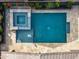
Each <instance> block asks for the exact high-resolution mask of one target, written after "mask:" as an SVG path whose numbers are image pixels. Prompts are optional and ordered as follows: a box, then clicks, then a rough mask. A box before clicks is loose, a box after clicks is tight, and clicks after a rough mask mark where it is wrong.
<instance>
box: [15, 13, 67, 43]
mask: <svg viewBox="0 0 79 59" xmlns="http://www.w3.org/2000/svg"><path fill="white" fill-rule="evenodd" d="M31 29H32V30H33V36H32V39H29V40H32V42H35V43H65V42H66V41H67V40H66V34H67V33H66V13H32V14H31ZM18 31H19V30H18ZM22 31H23V30H20V31H19V32H16V36H18V34H19V36H22V35H20V33H21V32H22ZM29 31H31V30H29ZM23 32H24V33H27V32H28V31H27V30H25V31H23ZM24 36H26V35H24ZM16 39H20V38H19V37H17V38H16ZM22 39H24V41H22V40H21V41H22V42H28V41H27V40H25V37H23V36H22ZM26 39H27V38H26ZM30 42H31V41H30Z"/></svg>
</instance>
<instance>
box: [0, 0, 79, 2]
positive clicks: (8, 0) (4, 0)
mask: <svg viewBox="0 0 79 59" xmlns="http://www.w3.org/2000/svg"><path fill="white" fill-rule="evenodd" d="M40 1H41V2H42V1H43V2H44V1H52V2H55V1H56V0H40ZM60 1H61V2H66V1H68V0H60ZM73 1H74V2H79V0H73ZM0 2H28V0H0ZM34 2H35V1H34Z"/></svg>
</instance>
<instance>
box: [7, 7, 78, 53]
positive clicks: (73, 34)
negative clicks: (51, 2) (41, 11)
mask: <svg viewBox="0 0 79 59" xmlns="http://www.w3.org/2000/svg"><path fill="white" fill-rule="evenodd" d="M53 11H56V10H53ZM57 11H58V12H59V11H67V13H68V14H67V15H68V16H67V18H68V19H67V21H68V22H69V21H70V34H67V43H26V44H23V43H22V44H20V43H16V39H15V38H16V34H15V33H16V31H13V30H10V22H9V19H8V18H9V17H10V16H9V13H8V14H7V16H6V17H7V21H6V46H7V47H8V50H9V51H10V52H11V51H12V50H15V51H16V52H28V53H53V52H70V51H71V50H79V38H78V32H79V30H78V18H79V7H78V6H73V8H72V9H70V10H57Z"/></svg>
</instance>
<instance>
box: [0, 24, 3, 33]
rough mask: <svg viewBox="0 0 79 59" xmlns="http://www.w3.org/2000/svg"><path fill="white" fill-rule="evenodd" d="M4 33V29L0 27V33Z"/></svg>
mask: <svg viewBox="0 0 79 59" xmlns="http://www.w3.org/2000/svg"><path fill="white" fill-rule="evenodd" d="M2 32H3V28H2V26H1V25H0V33H2Z"/></svg>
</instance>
